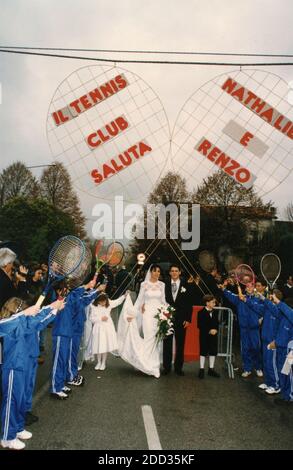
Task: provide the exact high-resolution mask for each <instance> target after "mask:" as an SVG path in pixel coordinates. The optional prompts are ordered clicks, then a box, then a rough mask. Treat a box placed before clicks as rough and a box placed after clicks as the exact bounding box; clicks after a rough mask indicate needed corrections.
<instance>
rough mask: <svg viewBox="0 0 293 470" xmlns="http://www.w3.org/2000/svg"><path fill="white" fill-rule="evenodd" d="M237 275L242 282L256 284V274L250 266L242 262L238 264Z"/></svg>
mask: <svg viewBox="0 0 293 470" xmlns="http://www.w3.org/2000/svg"><path fill="white" fill-rule="evenodd" d="M235 275H236V279H237V280H238V282H240V284H243V285H247V284H251V283H253V284H254V281H255V275H254V272H253V271H252V269H251V268H250V266H248V265H246V264H242V265H240V266H237V268H236V269H235Z"/></svg>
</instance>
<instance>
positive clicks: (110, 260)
mask: <svg viewBox="0 0 293 470" xmlns="http://www.w3.org/2000/svg"><path fill="white" fill-rule="evenodd" d="M123 256H124V247H123V245H122V243H119V242H112V243H110V244H109V245H108V246H107V245H105V243H104V241H103V240H98V241H97V243H96V248H95V257H96V274H95V277H96V278H97V276H98V274H99V271H100V270H101V268H102V267H103V266H104V265H105V264H108V266H110V267H114V266H118V264H120V263H121V261H122V259H123Z"/></svg>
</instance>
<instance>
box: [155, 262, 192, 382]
mask: <svg viewBox="0 0 293 470" xmlns="http://www.w3.org/2000/svg"><path fill="white" fill-rule="evenodd" d="M169 274H170V280H168V281H167V282H166V286H165V294H166V301H167V303H168V304H169V305H171V306H172V307H173V308H175V319H174V333H175V341H176V355H175V362H174V370H175V373H176V374H177V375H184V372H183V371H182V367H183V363H184V343H185V333H186V328H187V326H188V325H190V323H191V315H192V295H191V287H190V286H189V285H188V284H185V283H183V281H182V279H180V275H181V270H180V267H179V266H177V265H174V264H172V265H171V267H170V271H169ZM172 350H173V335H170V336H167V338H165V339H164V341H163V367H164V369H163V372H162V374H163V375H167V374H168V373H169V372H170V371H171V366H172Z"/></svg>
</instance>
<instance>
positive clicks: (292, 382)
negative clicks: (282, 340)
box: [277, 347, 293, 401]
mask: <svg viewBox="0 0 293 470" xmlns="http://www.w3.org/2000/svg"><path fill="white" fill-rule="evenodd" d="M287 354H288V351H287V348H280V347H277V366H278V372H279V377H280V387H281V395H282V397H283V398H284V400H292V401H293V376H292V367H291V371H290V373H289V375H285V374H282V373H281V370H282V367H283V365H284V362H285V360H286V356H287Z"/></svg>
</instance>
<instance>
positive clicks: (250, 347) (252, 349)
mask: <svg viewBox="0 0 293 470" xmlns="http://www.w3.org/2000/svg"><path fill="white" fill-rule="evenodd" d="M240 340H241V357H242V362H243V369H244V370H245V371H246V372H251V371H252V369H256V370H260V369H262V360H261V345H260V336H259V329H258V328H256V329H253V330H252V329H248V328H240Z"/></svg>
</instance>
